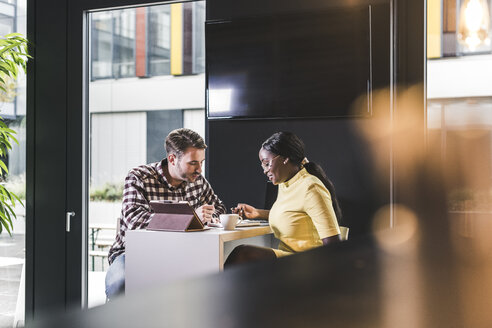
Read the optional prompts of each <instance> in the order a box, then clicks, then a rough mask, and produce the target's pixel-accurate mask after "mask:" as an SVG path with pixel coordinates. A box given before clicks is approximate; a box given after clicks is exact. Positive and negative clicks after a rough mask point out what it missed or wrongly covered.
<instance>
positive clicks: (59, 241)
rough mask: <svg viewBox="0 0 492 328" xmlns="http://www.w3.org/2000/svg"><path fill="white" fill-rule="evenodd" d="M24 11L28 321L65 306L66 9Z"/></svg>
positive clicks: (47, 5)
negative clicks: (27, 57)
mask: <svg viewBox="0 0 492 328" xmlns="http://www.w3.org/2000/svg"><path fill="white" fill-rule="evenodd" d="M36 5H38V6H36ZM28 8H29V11H28V15H29V16H28V21H29V25H28V39H29V41H30V42H31V44H32V47H31V54H32V55H33V57H34V60H30V63H29V70H28V74H29V83H28V89H27V97H28V107H27V121H28V132H27V133H28V139H27V222H26V234H27V239H26V317H27V320H29V318H30V317H31V316H32V315H33V313H34V314H36V315H42V314H45V313H48V312H50V311H52V310H53V309H59V308H64V306H65V288H64V284H65V261H64V259H65V236H66V235H65V225H64V224H60V222H64V218H65V200H66V172H67V171H66V155H67V154H66V148H67V143H66V132H67V131H66V119H67V113H66V103H67V98H66V91H67V81H66V64H67V63H66V44H65V39H66V27H67V26H66V23H67V19H66V9H67V7H66V4H65V3H64V2H61V3H60V2H59V1H43V3H42V5H40V4H39V3H35V1H34V0H33V1H28ZM33 8H36V10H35V11H34V10H33ZM55 35H56V37H53V36H55ZM33 84H34V85H33ZM60 204H63V205H62V206H60Z"/></svg>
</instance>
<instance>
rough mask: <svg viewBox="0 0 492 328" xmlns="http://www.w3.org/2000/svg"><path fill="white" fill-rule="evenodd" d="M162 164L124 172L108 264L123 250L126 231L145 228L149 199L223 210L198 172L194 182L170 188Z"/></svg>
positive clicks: (165, 161)
mask: <svg viewBox="0 0 492 328" xmlns="http://www.w3.org/2000/svg"><path fill="white" fill-rule="evenodd" d="M163 166H167V159H164V160H162V161H161V162H157V163H152V164H147V165H141V166H139V167H136V168H134V169H132V170H131V171H130V172H129V173H128V175H127V177H126V179H125V190H124V192H123V206H122V209H121V217H120V231H119V232H118V234H117V235H116V241H115V242H114V244H113V246H112V247H111V249H110V250H109V255H108V260H109V263H110V264H111V263H113V261H114V259H115V258H116V257H117V256H119V255H121V254H123V253H124V252H125V233H126V231H127V230H134V229H145V228H146V227H147V225H148V224H149V222H150V217H151V215H152V210H151V209H150V205H149V202H150V201H151V200H186V201H188V202H189V203H190V205H191V206H192V207H193V208H195V209H196V208H198V207H200V206H202V205H206V204H211V205H214V206H215V213H214V215H215V216H218V215H219V214H221V213H225V212H226V208H225V206H224V204H223V203H222V201H221V200H220V199H219V198H218V197H217V195H215V193H214V191H213V190H212V187H211V186H210V183H209V182H208V181H207V180H206V179H205V178H204V177H203V176H201V175H200V176H199V177H198V178H197V179H196V180H195V182H183V183H182V184H181V185H179V186H177V187H173V186H171V184H169V183H168V182H167V180H166V177H165V176H164V170H163Z"/></svg>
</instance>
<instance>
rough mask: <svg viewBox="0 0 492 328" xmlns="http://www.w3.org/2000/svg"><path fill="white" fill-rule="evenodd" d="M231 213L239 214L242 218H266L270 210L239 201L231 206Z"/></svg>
mask: <svg viewBox="0 0 492 328" xmlns="http://www.w3.org/2000/svg"><path fill="white" fill-rule="evenodd" d="M231 211H232V213H235V214H239V215H240V216H241V217H242V218H243V219H260V220H268V216H269V214H270V211H268V210H260V209H257V208H256V207H253V206H251V205H248V204H243V203H239V204H237V206H236V207H233V208H231Z"/></svg>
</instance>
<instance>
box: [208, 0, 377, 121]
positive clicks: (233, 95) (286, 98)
mask: <svg viewBox="0 0 492 328" xmlns="http://www.w3.org/2000/svg"><path fill="white" fill-rule="evenodd" d="M205 35H206V66H207V69H206V77H207V115H208V117H209V118H211V119H213V118H290V117H346V116H370V115H371V111H372V109H371V102H370V98H371V96H370V94H371V83H372V81H371V61H372V58H371V53H372V51H371V8H370V7H364V8H361V7H357V8H337V9H330V10H323V11H317V12H310V13H305V12H304V13H294V14H283V15H278V16H268V17H261V16H258V17H249V18H243V19H237V20H232V21H209V22H207V23H206V27H205ZM358 97H362V98H359V99H362V100H361V101H359V102H358V103H359V105H358V111H357V112H353V111H352V109H351V108H352V103H353V102H354V101H355V100H356V99H357V98H358Z"/></svg>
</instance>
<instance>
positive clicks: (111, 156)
mask: <svg viewBox="0 0 492 328" xmlns="http://www.w3.org/2000/svg"><path fill="white" fill-rule="evenodd" d="M196 4H200V5H199V6H191V8H195V7H198V8H199V10H198V11H197V12H195V13H193V15H190V16H189V17H190V20H189V22H191V17H194V18H193V19H194V20H195V22H201V23H196V24H198V25H199V26H197V27H196V28H195V29H188V32H190V31H192V32H193V33H191V34H192V35H191V38H190V40H195V42H196V43H197V44H199V47H198V48H199V49H198V51H197V53H196V55H195V56H196V59H195V63H196V67H198V69H197V71H198V72H199V73H200V74H195V75H192V76H188V77H186V79H183V78H181V77H175V76H170V71H171V69H170V67H171V64H170V61H171V51H170V50H171V49H170V47H171V31H170V27H171V5H169V4H168V5H158V6H149V7H139V8H133V9H125V10H120V9H117V10H112V11H104V12H95V13H92V14H90V15H89V17H90V18H89V19H90V22H91V25H90V26H91V33H90V35H89V40H88V44H89V45H90V46H91V49H90V53H91V56H92V57H91V58H90V67H89V71H90V72H92V78H91V80H90V82H89V88H88V92H89V95H88V98H89V108H88V113H87V115H88V118H89V131H90V132H89V135H88V136H86V138H88V143H89V163H90V167H89V172H88V175H89V192H90V195H89V198H90V201H89V208H88V213H89V214H88V223H89V235H88V236H89V240H88V247H89V249H88V263H89V266H88V270H89V273H88V284H89V286H88V287H89V291H88V302H89V307H92V306H95V305H99V304H103V303H104V302H105V299H106V297H105V288H104V277H105V272H106V271H107V269H108V265H109V263H108V258H107V255H108V251H109V249H110V247H111V245H112V244H113V243H114V241H115V236H116V233H117V231H118V227H117V222H118V221H119V218H120V215H121V207H122V196H123V195H122V194H123V188H124V181H125V177H126V175H127V174H128V171H129V170H130V169H131V168H133V167H136V166H139V165H143V164H147V163H152V162H157V161H161V160H162V159H163V158H164V157H165V156H166V153H165V149H164V139H165V137H166V136H167V134H168V133H169V132H170V131H171V130H173V129H176V128H180V127H187V128H191V129H193V130H195V131H196V132H198V133H199V134H201V135H202V136H204V132H205V110H204V107H205V77H204V74H203V72H204V67H205V62H204V60H205V58H204V35H203V32H204V28H203V22H204V20H205V16H204V15H205V10H204V9H205V3H204V1H202V2H199V3H196ZM173 5H177V4H173ZM187 5H190V3H187ZM176 7H178V8H184V7H185V6H184V4H183V6H176ZM176 7H175V8H176ZM175 12H176V15H178V16H180V14H181V13H180V12H179V10H177V11H175ZM183 16H184V15H183ZM198 16H201V17H198ZM178 18H180V17H178ZM184 25H186V24H184ZM186 26H188V25H186ZM190 26H191V25H190ZM176 32H183V31H179V30H178V31H176ZM195 33H199V34H200V35H193V34H195ZM185 34H186V33H176V34H175V35H178V37H179V35H183V36H184V35H185ZM188 34H190V33H188ZM188 36H189V35H188ZM177 44H179V42H177ZM190 44H191V43H190ZM177 53H178V54H179V53H180V52H179V51H178V52H177ZM173 60H174V59H173ZM175 60H183V59H182V56H181V57H179V56H177V58H175ZM190 67H191V66H190ZM190 69H191V68H190ZM163 75H167V77H166V78H162V76H163ZM135 76H139V77H140V76H142V77H143V76H146V77H147V78H145V79H140V78H129V79H123V78H125V77H135Z"/></svg>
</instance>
